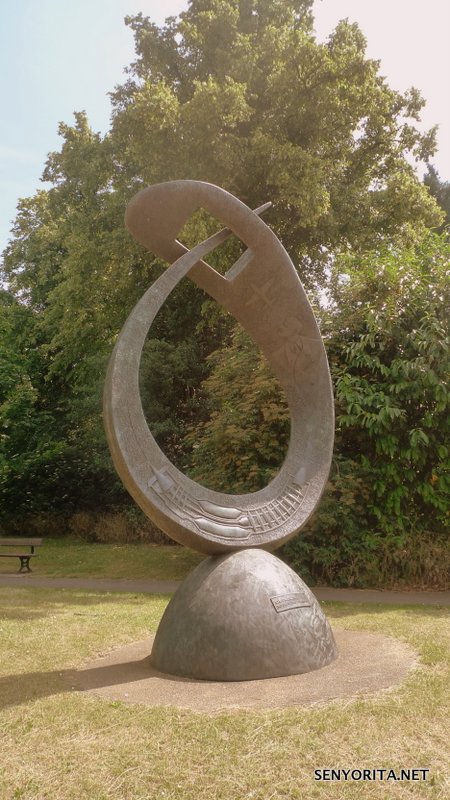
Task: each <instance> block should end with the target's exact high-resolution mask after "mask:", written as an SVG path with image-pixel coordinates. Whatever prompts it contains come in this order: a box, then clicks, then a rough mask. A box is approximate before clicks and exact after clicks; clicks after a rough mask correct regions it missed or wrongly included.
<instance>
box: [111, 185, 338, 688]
mask: <svg viewBox="0 0 450 800" xmlns="http://www.w3.org/2000/svg"><path fill="white" fill-rule="evenodd" d="M269 205H270V204H266V205H265V206H262V207H261V208H260V209H256V211H252V210H251V209H249V208H248V207H247V206H246V205H244V204H243V203H242V202H241V201H239V200H238V199H237V198H236V197H234V196H233V195H231V194H229V193H228V192H226V191H224V190H223V189H220V188H218V187H217V186H213V185H212V184H208V183H204V182H202V181H184V180H180V181H173V182H169V183H162V184H157V185H155V186H150V187H149V188H147V189H144V190H143V191H141V192H139V193H138V194H137V195H136V196H135V197H134V198H133V199H132V200H131V202H130V203H129V205H128V207H127V211H126V224H127V227H128V229H129V230H130V232H131V233H132V234H133V236H134V237H135V238H136V239H137V240H138V241H139V242H141V243H142V244H143V245H145V246H146V247H148V248H149V249H150V250H152V251H153V252H154V253H155V254H156V255H158V256H160V257H162V258H164V259H166V260H168V261H170V262H174V263H172V266H171V267H169V268H168V269H167V271H166V272H165V273H164V274H163V275H161V277H160V278H159V279H158V280H157V281H156V282H155V283H154V284H153V285H152V286H151V287H150V288H149V289H148V291H147V292H146V293H145V294H144V296H143V297H142V298H141V300H140V301H139V302H138V303H137V304H136V306H135V308H134V309H133V310H132V312H131V314H130V315H129V317H128V319H127V321H126V322H125V325H124V327H123V329H122V331H121V333H120V335H119V338H118V340H117V343H116V346H115V349H114V352H113V354H112V356H111V360H110V364H109V368H108V375H107V380H106V385H105V399H104V417H105V427H106V433H107V438H108V442H109V446H110V449H111V453H112V457H113V460H114V463H115V466H116V469H117V471H118V473H119V475H120V477H121V478H122V481H123V482H124V484H125V486H126V488H127V489H128V491H129V492H130V494H131V495H132V496H133V497H134V499H135V500H136V502H137V503H138V505H139V506H140V507H141V508H142V509H143V511H144V512H145V513H146V514H147V515H148V516H149V517H150V519H152V520H153V521H154V522H155V523H156V524H157V525H159V527H160V528H161V529H162V530H164V531H165V532H166V533H167V534H168V535H169V536H171V537H172V538H173V539H175V540H176V541H177V542H180V543H182V544H185V545H188V546H190V547H192V548H194V549H196V550H199V551H200V552H203V553H206V554H208V555H210V556H212V558H210V559H208V560H207V561H206V562H203V564H201V565H200V566H199V567H198V568H197V569H196V570H195V571H194V573H192V575H191V576H189V577H188V578H187V579H186V581H185V582H184V583H183V585H182V586H181V587H180V589H179V590H178V592H177V593H176V594H175V596H174V598H173V600H172V601H171V603H170V604H169V606H168V608H167V610H166V613H165V615H164V616H163V619H162V621H161V624H160V627H159V630H158V633H157V636H156V639H155V644H154V648H153V653H152V660H153V663H154V664H155V666H156V667H157V668H158V669H161V670H162V671H166V672H169V673H173V674H178V675H186V676H190V677H195V678H204V679H209V680H246V679H251V678H261V677H275V676H278V675H288V674H294V673H299V672H307V671H309V670H311V669H318V668H320V667H322V666H324V665H325V664H327V663H329V662H330V661H332V660H333V659H334V658H335V657H336V648H335V643H334V639H333V635H332V633H331V629H330V628H329V625H328V622H327V620H326V618H325V616H324V615H323V612H322V611H321V609H320V606H319V605H318V603H317V601H316V600H315V598H314V596H313V595H312V593H311V592H310V591H309V589H308V588H307V587H306V585H305V584H304V583H303V581H301V579H300V578H299V577H298V576H297V575H296V574H295V573H294V572H293V571H292V570H290V569H289V567H287V566H286V565H285V564H283V562H281V561H280V560H279V559H277V558H276V557H274V556H271V555H269V554H268V553H264V552H263V551H261V550H260V551H258V552H255V551H254V550H253V548H258V547H259V548H264V550H265V551H271V550H274V549H276V548H277V547H279V546H280V545H281V544H283V543H284V542H286V541H287V540H288V539H290V538H291V537H292V536H294V535H295V534H296V533H297V532H298V531H299V530H300V528H301V527H302V526H303V525H304V524H305V522H306V521H307V519H308V518H309V517H310V515H311V514H312V512H313V510H314V508H315V507H316V505H317V503H318V501H319V499H320V496H321V494H322V491H323V489H324V486H325V483H326V480H327V477H328V471H329V467H330V462H331V454H332V446H333V425H334V417H333V396H332V389H331V381H330V375H329V370H328V363H327V359H326V354H325V350H324V347H323V343H322V339H321V337H320V333H319V330H318V327H317V323H316V321H315V318H314V315H313V312H312V309H311V307H310V305H309V302H308V300H307V297H306V294H305V292H304V289H303V287H302V285H301V282H300V280H299V278H298V275H297V273H296V271H295V269H294V266H293V264H292V262H291V260H290V258H289V256H288V255H287V253H286V251H285V249H284V248H283V246H282V244H281V243H280V241H279V240H278V239H277V237H276V236H275V235H274V233H272V231H271V230H270V229H269V228H268V227H267V225H266V224H265V223H264V222H263V221H262V220H261V219H260V218H259V216H258V215H259V213H261V212H262V211H263V210H265V209H266V208H267V207H268V206H269ZM199 208H204V209H206V211H208V212H209V213H211V214H213V215H214V216H215V217H216V218H218V219H219V220H221V221H222V222H223V223H225V225H226V226H227V228H226V229H225V230H222V231H220V232H219V233H217V234H215V235H213V236H211V237H210V238H209V239H207V240H206V241H204V242H202V243H200V244H199V245H197V246H196V247H194V248H193V249H192V250H190V251H187V250H186V248H185V247H184V246H183V245H182V244H181V243H180V242H178V241H177V239H176V235H177V234H178V232H179V231H180V229H181V228H182V226H183V225H184V223H185V222H186V221H187V219H188V218H189V217H190V216H191V214H192V213H194V211H196V210H197V209H199ZM231 233H234V234H235V235H236V236H238V237H239V238H240V239H241V240H242V241H243V242H244V244H245V245H246V246H247V250H246V251H245V252H244V254H243V255H242V256H241V257H240V258H239V259H238V261H236V263H235V264H233V266H232V267H231V269H229V270H228V272H227V273H226V274H225V275H224V276H222V275H220V274H219V273H218V272H217V271H216V270H214V269H213V268H212V267H210V266H209V265H208V264H207V263H206V262H205V261H204V260H203V259H204V258H205V257H206V256H207V255H208V253H210V252H211V251H212V250H213V249H214V248H215V247H217V246H218V245H219V244H221V243H222V242H223V241H225V239H226V238H227V237H228V236H229V235H231ZM184 276H188V277H189V278H190V279H192V280H193V281H194V282H195V283H196V284H197V285H198V286H199V287H201V288H202V289H203V290H204V291H206V292H207V293H208V294H209V295H210V296H211V297H213V298H214V299H215V300H217V302H218V303H220V304H221V305H222V306H224V307H225V308H226V309H227V310H228V311H230V312H231V314H233V316H234V317H235V318H236V319H237V320H238V321H239V322H240V323H241V325H242V326H243V327H244V328H245V329H246V331H247V332H248V333H249V334H250V335H251V336H252V337H253V339H254V340H255V342H256V343H257V344H258V345H259V347H260V348H261V350H262V352H263V353H264V355H265V356H266V358H267V360H268V361H269V363H270V364H271V366H272V368H273V370H274V372H275V374H276V376H277V377H278V379H279V381H280V383H281V385H282V387H283V388H284V391H285V394H286V398H287V402H288V405H289V409H290V415H291V438H290V444H289V449H288V452H287V456H286V458H285V461H284V463H283V465H282V467H281V469H280V471H279V473H278V474H277V475H276V476H275V478H274V479H273V480H272V481H271V482H270V483H269V484H268V485H267V486H266V487H265V488H264V489H262V490H260V491H258V492H254V493H249V494H243V495H229V494H223V493H221V492H215V491H212V490H210V489H206V488H205V487H203V486H200V485H199V484H197V483H195V482H194V481H192V480H191V479H189V478H188V477H187V476H186V475H184V474H183V473H182V472H180V471H179V470H178V469H177V468H176V467H175V466H174V465H173V464H172V463H171V462H170V461H169V460H168V458H167V456H166V455H165V454H164V453H163V452H162V451H161V449H160V448H159V446H158V444H157V443H156V441H155V439H154V438H153V436H152V434H151V432H150V430H149V429H148V426H147V423H146V420H145V417H144V413H143V409H142V404H141V400H140V394H139V362H140V358H141V353H142V348H143V345H144V342H145V339H146V336H147V334H148V331H149V329H150V327H151V324H152V322H153V320H154V318H155V316H156V314H157V312H158V311H159V309H160V308H161V306H162V305H163V303H164V301H165V300H166V299H167V297H168V296H169V294H170V292H171V291H172V290H173V289H174V287H175V286H176V285H177V284H178V282H179V281H180V280H181V279H182V278H183V277H184ZM220 554H229V555H225V556H222V557H220V558H217V556H219V555H220ZM256 573H258V575H259V578H258V580H257V581H256V583H255V580H254V575H255V574H256ZM261 592H262V595H261ZM230 598H231V599H230ZM262 598H266V600H265V601H264V600H263V599H262ZM230 604H231V605H230ZM238 607H239V609H240V610H238ZM233 608H234V611H233ZM244 613H245V620H246V621H245V620H244V619H243V615H244ZM244 622H245V624H244ZM269 631H270V632H271V633H270V635H269ZM261 637H263V638H261ZM244 643H245V647H244ZM244 650H245V652H246V655H245V657H243V652H244ZM252 654H253V655H252ZM233 665H234V666H233Z"/></svg>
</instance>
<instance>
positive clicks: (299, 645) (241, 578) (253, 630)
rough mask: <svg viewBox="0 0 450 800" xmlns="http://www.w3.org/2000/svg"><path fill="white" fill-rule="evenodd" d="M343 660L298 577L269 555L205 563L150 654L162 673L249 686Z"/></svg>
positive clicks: (186, 585)
mask: <svg viewBox="0 0 450 800" xmlns="http://www.w3.org/2000/svg"><path fill="white" fill-rule="evenodd" d="M336 656H337V648H336V644H335V641H334V637H333V633H332V631H331V628H330V626H329V623H328V621H327V619H326V617H325V615H324V613H323V611H322V609H321V608H320V605H319V603H318V602H317V600H316V598H315V597H314V595H313V593H312V592H311V591H310V590H309V589H308V587H307V586H306V584H305V583H304V582H303V581H302V580H301V578H299V576H298V575H297V574H296V573H295V572H294V571H293V570H292V569H291V568H290V567H288V566H287V565H286V564H284V563H283V562H282V561H280V559H279V558H277V557H276V556H273V555H271V554H270V553H267V552H265V551H264V550H258V549H251V550H250V549H249V550H239V551H237V552H234V553H231V554H230V555H224V556H219V557H210V558H207V559H205V561H203V562H202V563H201V564H200V565H199V566H198V567H197V568H196V569H195V570H194V571H193V572H192V573H191V574H190V575H188V577H187V578H186V579H185V580H184V581H183V583H182V584H181V586H180V587H179V588H178V590H177V591H176V593H175V594H174V596H173V598H172V600H171V601H170V603H169V605H168V606H167V609H166V611H165V613H164V615H163V617H162V619H161V622H160V625H159V628H158V631H157V634H156V637H155V642H154V645H153V651H152V658H151V660H152V665H153V666H154V667H155V668H156V669H157V670H159V671H160V672H166V673H168V674H171V675H179V676H183V677H189V678H196V679H198V680H209V681H247V680H255V679H261V678H277V677H282V676H286V675H297V674H299V673H302V672H311V671H312V670H316V669H320V668H321V667H324V666H326V665H327V664H329V663H330V662H331V661H334V659H335V658H336Z"/></svg>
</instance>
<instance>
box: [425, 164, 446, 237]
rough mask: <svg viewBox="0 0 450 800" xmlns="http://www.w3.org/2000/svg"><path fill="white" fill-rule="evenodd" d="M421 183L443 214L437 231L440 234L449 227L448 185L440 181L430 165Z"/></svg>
mask: <svg viewBox="0 0 450 800" xmlns="http://www.w3.org/2000/svg"><path fill="white" fill-rule="evenodd" d="M423 182H424V184H425V186H428V188H429V190H430V194H431V195H432V197H434V198H435V200H436V202H437V203H438V204H439V206H440V207H441V208H442V210H443V211H444V213H445V219H444V221H443V223H442V225H441V226H440V228H438V231H439V232H440V233H441V232H442V231H443V230H444V229H445V228H448V226H449V225H450V183H449V182H448V181H442V180H441V179H440V177H439V173H438V172H437V170H436V169H435V168H434V167H433V165H432V164H429V165H428V172H427V173H426V175H425V177H424V179H423Z"/></svg>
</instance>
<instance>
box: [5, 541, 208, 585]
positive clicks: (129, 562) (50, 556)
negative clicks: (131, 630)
mask: <svg viewBox="0 0 450 800" xmlns="http://www.w3.org/2000/svg"><path fill="white" fill-rule="evenodd" d="M36 552H37V553H38V555H37V557H36V558H34V559H33V560H32V565H31V566H32V570H33V574H34V575H48V576H52V577H58V578H60V577H61V578H87V577H90V578H129V579H130V580H132V579H133V578H148V579H149V580H165V581H177V580H183V578H184V577H185V576H186V575H187V574H188V573H189V572H190V571H191V570H192V569H193V568H194V567H195V566H197V564H199V563H200V561H201V560H202V559H203V558H204V556H202V555H201V554H200V553H194V552H193V550H189V549H188V548H187V547H181V546H178V545H173V546H172V545H156V544H89V543H87V542H82V541H79V540H77V539H72V538H69V537H67V538H64V539H44V542H43V544H42V545H41V547H39V548H38V549H37V550H36ZM1 560H2V561H7V562H11V564H8V567H4V565H3V564H2V572H6V570H8V571H9V572H11V573H13V572H17V569H18V566H19V561H18V559H17V561H16V560H14V559H9V558H8V559H1Z"/></svg>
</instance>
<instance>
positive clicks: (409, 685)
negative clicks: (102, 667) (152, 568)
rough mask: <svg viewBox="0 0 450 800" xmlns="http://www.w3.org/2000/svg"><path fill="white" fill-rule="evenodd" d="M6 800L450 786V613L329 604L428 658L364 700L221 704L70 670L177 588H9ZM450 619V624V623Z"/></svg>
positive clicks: (261, 799)
mask: <svg viewBox="0 0 450 800" xmlns="http://www.w3.org/2000/svg"><path fill="white" fill-rule="evenodd" d="M0 599H1V602H2V615H1V623H0V637H1V652H2V659H1V678H0V698H1V699H0V706H1V707H2V711H1V712H0V713H1V729H0V730H1V753H2V758H1V766H2V776H1V779H0V797H1V798H2V800H18V799H19V798H23V800H117V798H120V800H175V799H176V800H198V799H199V798H202V800H247V798H248V799H249V800H250V799H251V800H304V798H306V800H309V798H320V799H322V798H324V800H328V799H330V800H331V798H333V800H336V799H337V800H340V798H342V799H343V800H347V799H349V800H354V799H356V798H364V800H365V798H368V800H372V798H373V800H391V799H392V800H396V799H397V798H401V799H402V800H407V798H420V800H422V799H423V798H430V799H431V800H444V799H446V798H448V797H449V796H450V787H449V785H448V783H447V784H446V775H448V766H449V764H448V756H447V753H448V738H447V726H448V676H449V650H450V646H449V645H450V643H449V631H448V616H447V613H446V610H445V609H440V608H430V607H428V608H418V607H416V608H395V609H394V608H392V607H386V606H383V607H381V606H363V605H360V606H350V605H348V606H347V605H341V604H328V605H327V613H328V616H329V618H330V620H331V622H332V624H333V625H334V626H335V627H341V628H346V629H356V630H368V631H373V632H383V633H386V634H390V635H393V636H397V637H398V638H400V639H403V640H405V641H408V642H409V643H410V644H411V645H412V646H413V647H414V648H415V649H416V650H418V652H419V654H420V657H421V665H420V666H419V667H418V668H417V669H416V670H414V671H413V672H412V673H411V674H410V675H409V677H408V678H407V680H406V681H405V683H404V684H403V685H402V686H401V687H400V688H398V689H395V690H392V691H389V692H384V693H381V694H379V695H377V696H373V697H370V696H368V697H360V698H356V699H355V700H353V701H345V702H342V701H335V702H333V703H330V704H327V705H325V706H316V707H313V708H307V709H302V708H297V709H289V710H284V711H270V712H233V713H223V714H218V715H213V716H208V715H206V714H198V713H191V712H181V711H177V710H176V709H171V710H167V709H152V708H147V707H143V706H127V705H124V704H122V703H119V702H114V701H105V700H102V699H100V698H97V697H95V696H92V695H87V694H82V693H79V692H77V691H73V690H72V689H71V687H70V686H68V685H67V676H68V674H69V673H68V671H69V670H70V668H73V667H74V666H77V665H79V664H80V663H81V662H82V661H84V660H85V659H86V658H87V657H89V656H93V655H95V654H96V653H100V652H105V651H106V650H107V649H109V648H110V647H114V646H117V645H119V644H122V643H125V642H127V641H133V640H136V639H139V638H143V637H144V636H145V635H146V632H148V631H154V630H155V629H156V626H157V624H158V621H159V618H160V616H161V613H162V610H163V608H164V606H165V603H166V601H167V598H163V597H152V596H148V595H146V596H142V595H122V596H119V595H116V594H95V593H88V592H76V593H75V592H68V591H64V592H56V591H50V590H31V589H14V590H11V589H3V590H0ZM446 623H447V624H446ZM324 767H335V768H338V767H341V768H351V767H355V768H357V767H359V768H382V767H385V768H393V769H399V768H401V767H403V768H413V767H417V768H424V767H426V768H429V769H430V775H429V779H428V781H427V782H426V783H423V782H410V783H406V782H403V783H393V782H389V783H386V782H380V781H377V782H365V783H359V782H352V783H350V782H349V783H346V784H345V783H335V782H333V783H331V782H330V783H318V782H316V781H314V770H315V769H317V768H324Z"/></svg>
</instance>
